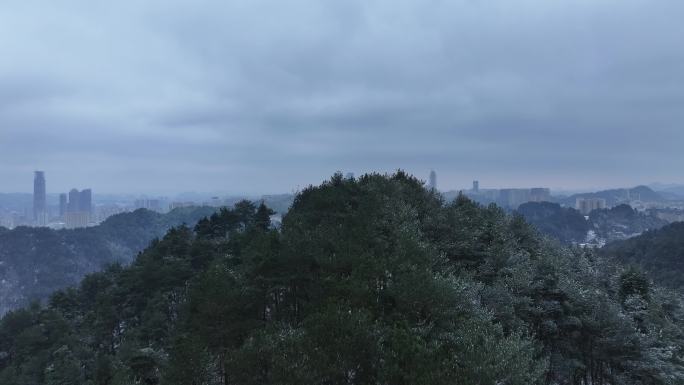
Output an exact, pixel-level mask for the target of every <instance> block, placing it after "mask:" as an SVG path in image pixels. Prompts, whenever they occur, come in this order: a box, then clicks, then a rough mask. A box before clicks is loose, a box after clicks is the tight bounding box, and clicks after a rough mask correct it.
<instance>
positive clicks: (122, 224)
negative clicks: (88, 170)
mask: <svg viewBox="0 0 684 385" xmlns="http://www.w3.org/2000/svg"><path fill="white" fill-rule="evenodd" d="M214 211H215V209H214V208H211V207H186V208H179V209H175V210H173V211H171V212H169V213H167V214H159V213H156V212H153V211H149V210H144V209H140V210H136V211H135V212H132V213H124V214H118V215H114V216H112V217H110V218H108V219H107V220H106V221H104V222H103V223H102V224H100V225H99V226H95V227H89V228H82V229H74V230H51V229H48V228H32V227H18V228H16V229H13V230H6V231H0V280H2V282H3V285H2V286H1V287H0V314H4V313H5V312H7V311H8V310H11V309H16V308H18V307H20V306H23V305H26V304H28V302H29V301H31V300H40V301H43V300H46V299H47V298H48V297H49V296H50V294H51V293H52V292H54V291H55V290H58V289H61V288H64V287H67V286H71V285H76V284H77V283H78V282H79V281H80V280H81V279H82V278H83V276H85V275H86V274H88V273H92V272H94V271H98V270H101V269H102V268H103V267H104V266H105V265H107V264H112V263H123V264H126V263H129V262H131V261H132V260H133V259H134V258H135V256H136V255H137V254H138V253H139V252H140V251H142V250H143V249H144V248H145V247H147V246H148V245H149V244H150V242H151V241H152V240H153V239H155V238H159V237H162V236H163V235H164V234H165V233H166V232H167V231H168V230H169V229H170V228H172V227H175V226H178V225H181V224H183V223H187V224H189V225H194V224H195V223H196V222H197V221H198V220H199V219H201V218H203V217H206V216H207V215H210V214H211V213H213V212H214Z"/></svg>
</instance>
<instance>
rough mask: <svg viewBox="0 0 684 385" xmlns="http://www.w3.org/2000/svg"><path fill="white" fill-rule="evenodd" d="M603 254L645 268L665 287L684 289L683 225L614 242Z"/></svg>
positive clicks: (671, 226) (666, 227) (603, 250)
mask: <svg viewBox="0 0 684 385" xmlns="http://www.w3.org/2000/svg"><path fill="white" fill-rule="evenodd" d="M601 253H602V254H603V255H605V256H608V257H613V258H616V259H617V260H619V261H621V262H623V263H625V264H633V265H637V266H639V267H641V268H643V269H644V270H645V271H648V272H649V273H650V275H651V276H652V277H653V278H654V279H655V281H656V282H658V283H660V284H662V285H667V286H669V287H673V288H679V289H681V288H684V222H675V223H673V224H671V225H668V226H665V227H663V228H661V229H659V230H654V231H649V232H646V233H644V234H642V235H641V236H638V237H635V238H632V239H628V240H625V241H621V242H613V243H611V244H608V245H607V246H606V247H604V248H603V249H601Z"/></svg>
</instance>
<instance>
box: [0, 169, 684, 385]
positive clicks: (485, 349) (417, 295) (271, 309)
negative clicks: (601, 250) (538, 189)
mask: <svg viewBox="0 0 684 385" xmlns="http://www.w3.org/2000/svg"><path fill="white" fill-rule="evenodd" d="M270 213H271V212H270V210H269V209H268V208H266V207H265V206H264V205H261V206H259V207H255V206H254V205H252V204H251V203H249V202H241V203H240V204H238V205H236V206H235V208H233V209H230V210H228V209H224V210H222V211H221V212H220V213H218V214H216V215H213V216H212V217H211V218H208V219H206V220H202V221H200V222H199V223H198V224H197V226H196V227H195V228H194V229H191V228H188V227H178V228H175V229H173V230H171V231H170V232H169V233H168V234H167V235H166V236H165V237H164V238H163V239H161V240H159V241H156V242H154V243H153V244H152V245H151V246H150V247H149V248H148V249H147V250H146V251H144V252H143V253H141V254H140V255H139V256H138V258H137V259H136V260H135V262H133V263H132V264H131V265H130V266H129V267H120V266H116V265H115V266H111V267H109V268H108V269H107V270H105V271H103V272H100V273H95V274H91V275H89V276H88V277H87V278H86V279H85V280H84V281H83V282H82V283H81V285H80V286H79V287H78V288H76V289H69V290H64V291H61V292H58V293H56V294H54V295H53V296H52V298H51V300H50V302H49V306H47V307H45V308H40V307H38V306H32V307H30V308H26V309H22V310H17V311H14V312H12V313H10V314H8V315H7V316H5V317H4V318H3V319H2V321H0V383H2V384H7V385H13V384H22V385H24V384H107V385H115V384H116V385H118V384H183V385H187V384H241V385H243V384H254V385H256V384H259V385H262V384H282V385H285V384H293V385H294V384H298V385H299V384H331V385H333V384H359V385H361V384H364V385H366V384H383V385H384V384H386V385H390V384H392V385H393V384H411V385H420V384H425V385H427V384H430V385H439V384H450V385H453V384H463V385H466V384H467V385H471V384H483V385H484V384H491V385H495V384H521V385H522V384H525V385H527V384H578V385H579V384H586V385H588V384H680V383H682V382H683V381H684V371H683V369H684V367H683V366H682V359H681V357H682V347H684V340H683V339H682V329H681V326H682V323H681V322H682V317H683V316H684V313H682V307H681V301H680V299H679V297H677V296H673V295H671V294H670V293H668V292H667V291H665V290H663V289H660V288H658V287H655V286H653V285H650V284H649V282H648V281H647V280H646V279H645V278H644V276H643V275H642V274H640V273H639V272H637V271H632V270H628V271H623V270H621V269H620V268H618V267H616V266H613V265H610V264H608V263H607V262H605V261H604V260H602V259H600V258H597V257H596V256H594V255H592V254H588V253H586V252H584V251H582V250H570V249H561V248H558V247H556V246H553V245H550V244H547V243H546V242H545V241H544V240H543V239H542V238H540V237H539V236H538V235H537V234H536V232H535V231H534V230H533V229H532V228H531V227H530V226H529V225H528V224H526V223H525V222H524V221H523V220H522V219H521V218H520V217H519V216H508V215H506V214H505V213H503V212H502V211H501V210H500V209H498V208H496V207H495V206H490V207H481V206H479V205H477V204H475V203H473V202H471V201H469V200H468V199H466V198H463V197H460V198H458V199H457V200H456V201H454V202H451V203H449V204H445V203H444V202H443V201H442V200H441V198H440V197H439V196H438V195H437V194H436V193H435V192H434V191H427V190H425V189H424V188H423V187H422V185H421V183H420V182H419V181H417V180H416V179H414V178H412V177H410V176H408V175H406V174H404V173H402V172H398V173H397V174H395V175H392V176H381V175H366V176H363V177H361V178H359V179H357V180H354V179H344V178H342V176H341V175H336V176H334V177H333V178H332V179H331V180H330V181H329V182H326V183H324V184H323V185H321V186H319V187H311V188H308V189H306V190H304V191H303V192H302V193H301V194H299V195H298V196H297V197H296V199H295V201H294V204H293V206H292V208H291V210H290V211H289V212H288V213H287V214H286V215H285V217H284V218H283V223H282V226H281V227H280V228H279V229H273V228H271V227H270V226H269V224H270V222H269V214H270Z"/></svg>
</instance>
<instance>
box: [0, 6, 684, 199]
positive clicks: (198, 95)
mask: <svg viewBox="0 0 684 385" xmlns="http://www.w3.org/2000/svg"><path fill="white" fill-rule="evenodd" d="M682 11H684V3H682V2H678V1H673V0H665V1H660V2H657V3H654V2H648V1H637V0H630V1H617V0H609V1H605V2H595V1H588V0H582V1H570V0H567V1H554V2H548V1H541V0H525V1H518V2H510V1H506V0H493V1H488V2H482V1H474V0H468V1H466V0H463V1H448V2H447V1H430V2H424V1H408V0H407V1H388V0H384V1H371V2H369V1H361V0H353V1H344V2H320V1H318V2H315V1H292V2H276V1H234V2H230V3H227V2H219V1H204V0H202V1H196V2H192V3H184V2H177V1H164V2H161V1H158V0H153V1H146V2H139V1H133V0H124V1H119V2H114V3H94V2H89V1H85V0H72V1H68V2H38V1H20V2H19V1H9V2H3V3H2V4H0V52H2V54H3V60H2V62H0V190H1V191H8V192H9V191H27V192H30V191H31V188H32V172H33V171H34V170H44V171H45V172H46V174H47V186H48V191H49V192H63V191H68V189H70V188H72V187H76V188H84V187H90V188H92V189H93V190H94V191H95V192H96V193H102V192H107V193H126V192H130V193H133V194H141V193H148V194H151V193H159V194H174V193H180V192H184V191H202V190H206V191H216V192H218V191H221V192H223V193H227V194H261V193H264V194H275V193H289V192H292V191H293V190H296V189H298V188H304V187H306V186H308V185H309V184H318V183H320V182H321V181H322V180H325V179H327V178H329V177H330V175H332V174H333V173H334V172H335V171H337V170H341V171H342V172H349V171H351V172H354V173H355V174H357V175H359V174H361V173H364V172H372V171H378V172H381V173H384V172H392V171H394V170H396V169H399V168H401V169H404V170H406V171H408V172H410V173H412V174H414V175H416V176H418V177H419V178H421V179H427V176H428V173H429V172H430V170H431V169H434V170H436V171H437V173H438V178H439V181H438V183H439V187H440V189H442V190H454V189H461V188H468V187H469V186H470V183H471V181H472V180H473V179H478V180H480V182H481V184H482V187H483V188H485V187H531V186H545V187H550V188H552V189H556V190H557V189H575V190H577V189H579V190H588V189H603V188H615V187H630V186H636V185H640V184H648V183H653V181H661V182H663V183H680V184H684V176H682V175H681V171H680V170H679V166H680V165H681V164H682V163H683V162H684V152H682V151H681V144H682V143H684V130H682V129H681V127H680V126H681V125H682V122H684V117H683V114H684V113H683V112H682V109H681V105H682V104H683V102H684V92H683V91H682V90H681V87H679V84H680V83H681V81H682V80H683V79H684V65H682V64H684V51H682V50H681V49H680V46H681V41H682V38H683V37H684V26H682V24H681V21H680V20H679V15H681V14H682Z"/></svg>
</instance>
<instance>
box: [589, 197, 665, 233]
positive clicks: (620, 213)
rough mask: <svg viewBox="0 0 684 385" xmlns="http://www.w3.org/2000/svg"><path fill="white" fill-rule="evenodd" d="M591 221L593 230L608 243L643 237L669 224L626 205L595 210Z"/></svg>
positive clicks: (591, 215) (590, 218) (590, 217)
mask: <svg viewBox="0 0 684 385" xmlns="http://www.w3.org/2000/svg"><path fill="white" fill-rule="evenodd" d="M589 221H590V222H591V225H592V228H593V230H594V231H595V232H596V233H597V234H599V235H600V236H601V237H602V238H603V239H605V240H606V241H608V242H612V241H616V240H622V239H627V238H631V237H634V236H637V235H641V234H642V233H644V232H646V231H649V230H655V229H659V228H661V227H663V226H665V225H667V223H668V222H667V221H665V220H663V219H660V218H658V217H655V216H652V215H647V214H643V213H640V212H638V211H637V210H634V209H633V208H632V207H631V206H629V205H626V204H621V205H617V206H615V207H613V208H611V209H603V210H594V211H592V212H591V214H590V215H589Z"/></svg>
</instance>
